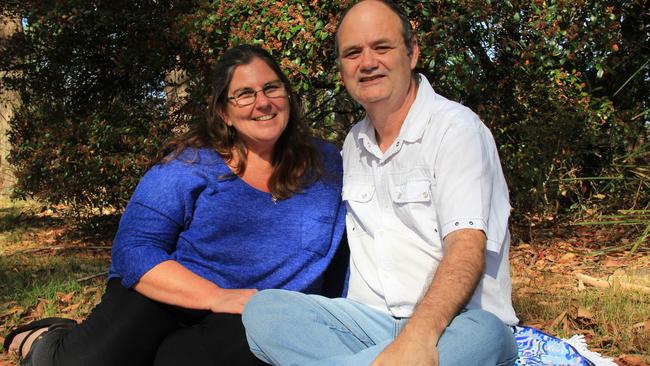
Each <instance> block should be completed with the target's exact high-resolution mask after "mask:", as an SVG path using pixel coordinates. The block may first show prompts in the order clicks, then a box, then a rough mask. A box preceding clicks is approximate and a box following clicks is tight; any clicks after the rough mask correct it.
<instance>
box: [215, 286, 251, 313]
mask: <svg viewBox="0 0 650 366" xmlns="http://www.w3.org/2000/svg"><path fill="white" fill-rule="evenodd" d="M256 292H257V290H255V289H236V290H229V289H225V288H222V289H220V291H219V292H218V294H217V296H215V297H214V301H213V303H212V306H210V310H211V311H212V312H213V313H230V314H241V313H242V312H243V311H244V305H246V303H247V302H248V299H250V297H251V296H253V294H255V293H256Z"/></svg>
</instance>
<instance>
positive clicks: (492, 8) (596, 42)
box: [0, 0, 650, 218]
mask: <svg viewBox="0 0 650 366" xmlns="http://www.w3.org/2000/svg"><path fill="white" fill-rule="evenodd" d="M350 3H352V1H350V0H339V1H328V2H324V1H304V0H303V1H299V0H281V1H268V0H222V1H213V2H198V1H194V2H193V1H173V2H172V1H162V2H161V1H157V2H147V1H131V2H124V1H118V2H117V3H115V2H114V1H111V2H109V1H107V0H95V1H90V2H84V1H78V0H73V1H66V2H35V1H28V2H22V3H20V4H18V3H16V4H13V5H11V6H10V5H7V6H6V8H5V9H4V10H5V11H14V12H16V13H18V14H21V15H22V16H23V17H24V18H25V20H26V24H27V27H26V29H25V31H24V33H22V34H19V35H17V36H15V37H14V38H13V39H11V40H10V41H9V42H7V43H5V44H3V48H2V49H0V56H1V57H0V70H4V71H9V73H7V74H5V77H4V78H3V79H2V83H3V85H4V87H7V88H11V89H14V90H17V91H18V92H19V93H20V96H21V99H22V101H23V105H22V107H21V109H20V110H19V111H18V113H17V114H16V117H15V118H14V119H13V121H12V131H13V132H12V135H11V139H12V143H13V149H14V150H13V152H12V161H13V163H14V164H15V165H16V167H17V169H18V178H19V183H18V187H17V192H18V193H22V194H24V195H36V196H38V197H40V198H42V199H46V200H48V201H50V202H53V203H56V202H74V203H80V204H84V205H90V206H93V207H104V206H116V207H120V206H122V205H123V204H124V202H125V200H126V199H127V198H128V196H129V195H130V193H131V191H132V187H133V186H134V184H135V182H136V181H137V179H138V178H139V176H140V175H141V174H142V171H143V167H144V166H145V165H146V162H147V158H149V157H151V156H152V153H153V151H154V150H155V149H156V148H157V146H159V145H160V144H161V142H162V141H163V140H164V139H166V138H167V137H169V136H170V135H171V134H172V130H173V129H174V128H175V127H182V125H183V124H185V123H189V122H191V120H192V119H193V118H202V116H201V114H202V113H203V111H204V110H205V105H206V97H207V95H208V94H209V89H210V85H209V80H210V74H209V73H210V71H209V70H210V68H211V66H212V65H213V64H214V61H215V60H216V58H217V57H218V56H219V55H220V54H221V53H222V52H223V50H224V49H226V48H227V47H229V46H231V45H234V44H239V43H255V44H261V45H262V46H264V47H266V48H267V49H269V50H270V51H271V52H272V54H273V55H274V56H275V57H276V58H277V59H278V60H280V63H281V65H282V67H283V68H284V70H285V71H286V72H287V74H288V75H289V76H290V78H291V80H292V81H293V82H294V85H293V87H294V88H295V89H296V90H297V91H298V92H299V94H300V95H301V97H302V101H303V105H304V110H305V115H306V118H307V120H308V122H309V123H310V126H311V127H312V129H313V130H314V132H315V133H316V134H317V135H319V136H322V137H324V138H327V139H330V140H333V141H337V142H340V141H341V140H342V139H343V137H344V136H345V133H346V131H347V129H348V128H349V127H350V126H351V124H352V123H353V121H355V120H356V119H357V118H358V117H359V116H360V113H361V111H360V109H359V107H358V105H356V104H355V103H354V102H353V101H351V100H350V98H349V97H348V96H347V94H346V93H345V91H344V88H343V87H342V85H341V83H340V82H339V79H338V75H337V67H336V59H335V55H334V43H333V42H334V32H335V27H336V23H337V21H338V17H339V15H340V14H341V12H342V11H343V9H345V8H346V7H347V6H348V5H349V4H350ZM400 3H401V5H402V6H403V7H404V8H405V10H406V12H407V13H408V15H409V18H410V19H412V23H413V25H414V26H415V28H416V32H417V34H418V40H419V43H420V51H421V57H420V61H421V63H420V66H421V68H422V69H423V70H424V71H425V72H426V73H427V74H428V76H430V80H431V82H432V84H433V86H434V88H435V89H436V90H437V92H439V93H440V94H442V95H445V96H447V97H449V98H451V99H455V100H458V101H461V102H462V103H464V104H466V105H467V106H469V107H471V108H472V109H474V110H475V111H476V112H477V113H478V114H479V115H480V116H481V117H482V119H483V120H484V121H485V123H486V124H487V125H488V126H489V127H490V128H491V130H492V131H493V133H494V135H495V138H496V140H497V143H498V145H499V147H500V154H501V159H502V164H503V165H504V170H505V172H506V175H507V178H508V181H509V184H510V187H511V191H512V200H513V206H514V207H516V208H517V211H516V213H517V217H519V218H524V217H528V218H530V217H539V216H545V215H546V214H549V213H552V214H555V213H557V212H559V211H562V210H566V209H572V208H583V207H586V206H588V205H589V204H590V202H592V201H593V199H592V197H593V196H594V195H598V194H604V193H603V192H606V194H605V195H606V197H607V200H608V203H609V204H610V205H611V207H613V208H635V209H648V206H649V205H650V197H649V196H650V193H648V192H649V191H650V190H648V189H647V188H648V185H649V184H650V183H649V179H648V174H647V170H645V173H643V170H642V169H641V167H644V166H648V165H650V164H649V159H650V157H649V155H648V148H647V143H648V129H649V125H650V122H649V121H650V117H649V115H648V114H649V110H650V109H649V108H650V107H649V106H648V101H649V100H650V98H648V96H649V94H650V93H649V90H648V80H650V64H648V60H650V47H649V43H648V40H649V39H650V24H649V22H650V19H649V17H648V16H647V9H646V6H645V2H644V1H641V0H633V1H613V2H612V1H609V2H603V1H601V0H590V1H587V0H580V1H564V0H554V1H527V2H523V1H473V0H444V1H416V0H406V1H401V2H400ZM180 69H182V70H184V71H185V72H186V75H187V76H188V80H189V82H188V93H189V95H188V97H187V103H186V104H185V105H184V106H183V107H182V108H180V109H179V108H171V109H170V108H169V106H168V105H165V99H164V92H163V91H164V87H165V76H166V75H167V74H168V73H169V72H171V71H173V70H180ZM630 156H632V158H630ZM639 169H641V170H639ZM635 172H636V173H635ZM639 172H641V174H637V173H639ZM621 174H622V176H624V177H625V180H624V181H623V182H624V183H623V184H612V181H606V180H584V179H582V178H584V177H603V176H604V177H610V176H612V175H615V176H618V175H621ZM639 187H641V188H642V189H640V190H639ZM635 189H636V190H637V191H638V192H640V193H638V194H632V193H631V190H635ZM637 191H635V192H637Z"/></svg>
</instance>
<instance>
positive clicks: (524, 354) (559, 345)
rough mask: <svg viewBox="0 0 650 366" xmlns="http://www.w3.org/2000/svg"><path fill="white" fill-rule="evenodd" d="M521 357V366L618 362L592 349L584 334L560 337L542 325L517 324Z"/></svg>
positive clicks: (589, 365)
mask: <svg viewBox="0 0 650 366" xmlns="http://www.w3.org/2000/svg"><path fill="white" fill-rule="evenodd" d="M513 330H514V333H515V339H516V340H517V346H518V347H519V360H517V363H516V364H515V365H517V366H538V365H539V366H546V365H563V366H616V364H615V363H614V362H612V361H611V360H610V359H607V358H604V357H602V356H601V355H600V354H598V353H596V352H592V351H589V350H588V349H587V344H586V342H585V340H584V337H583V336H581V335H577V336H573V337H571V338H570V339H559V338H555V337H553V336H550V335H548V334H546V333H544V332H542V331H540V330H538V329H535V328H530V327H519V326H516V327H513Z"/></svg>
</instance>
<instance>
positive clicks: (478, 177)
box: [435, 114, 494, 237]
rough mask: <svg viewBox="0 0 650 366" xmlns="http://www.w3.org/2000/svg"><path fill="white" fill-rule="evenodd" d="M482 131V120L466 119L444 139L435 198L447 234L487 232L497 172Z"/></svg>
mask: <svg viewBox="0 0 650 366" xmlns="http://www.w3.org/2000/svg"><path fill="white" fill-rule="evenodd" d="M461 115H462V116H464V114H461ZM464 117H465V118H468V117H466V116H464ZM469 118H471V117H469ZM482 132H483V131H482V129H481V124H480V121H478V119H476V121H475V123H474V121H471V120H470V121H468V122H466V121H465V120H464V121H460V123H456V124H452V125H451V126H450V127H449V129H448V130H447V131H446V133H445V135H444V137H443V139H442V142H441V145H440V149H439V152H438V155H437V158H436V164H435V176H436V189H435V201H436V209H437V215H438V218H439V222H440V226H441V229H442V235H443V237H445V236H446V235H448V234H449V233H451V232H453V231H455V230H459V229H477V230H482V231H484V232H485V233H486V234H487V227H488V218H489V214H490V202H491V195H492V181H493V177H492V175H493V174H494V171H493V169H492V167H491V166H490V159H489V155H488V151H487V148H486V146H485V142H484V139H483V136H482Z"/></svg>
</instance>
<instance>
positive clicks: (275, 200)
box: [271, 196, 278, 205]
mask: <svg viewBox="0 0 650 366" xmlns="http://www.w3.org/2000/svg"><path fill="white" fill-rule="evenodd" d="M271 201H273V203H275V204H276V205H277V204H278V198H277V197H275V196H271Z"/></svg>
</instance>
